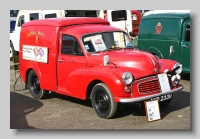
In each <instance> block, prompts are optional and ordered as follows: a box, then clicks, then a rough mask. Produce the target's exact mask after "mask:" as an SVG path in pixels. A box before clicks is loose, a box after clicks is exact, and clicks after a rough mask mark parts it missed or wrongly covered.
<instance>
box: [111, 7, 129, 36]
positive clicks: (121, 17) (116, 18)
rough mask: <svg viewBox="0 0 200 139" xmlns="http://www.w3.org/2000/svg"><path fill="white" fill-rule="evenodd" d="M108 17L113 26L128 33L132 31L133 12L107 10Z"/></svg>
mask: <svg viewBox="0 0 200 139" xmlns="http://www.w3.org/2000/svg"><path fill="white" fill-rule="evenodd" d="M107 16H108V17H107V18H108V21H109V22H110V25H111V26H114V27H117V28H120V29H122V30H124V31H126V32H127V33H128V32H130V31H132V18H131V10H107Z"/></svg>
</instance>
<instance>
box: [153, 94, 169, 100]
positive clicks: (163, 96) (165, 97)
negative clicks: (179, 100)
mask: <svg viewBox="0 0 200 139" xmlns="http://www.w3.org/2000/svg"><path fill="white" fill-rule="evenodd" d="M171 97H172V94H167V95H162V96H160V97H155V98H151V100H159V101H165V100H168V99H170V98H171Z"/></svg>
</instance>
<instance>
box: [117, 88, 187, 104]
mask: <svg viewBox="0 0 200 139" xmlns="http://www.w3.org/2000/svg"><path fill="white" fill-rule="evenodd" d="M183 88H184V86H183V85H182V86H180V87H178V88H176V89H174V90H170V91H167V92H162V93H159V94H153V95H149V96H144V97H137V98H120V99H119V101H120V102H122V103H133V102H139V101H144V100H149V99H151V98H155V97H159V96H161V95H167V94H172V93H175V92H178V91H181V90H182V89H183Z"/></svg>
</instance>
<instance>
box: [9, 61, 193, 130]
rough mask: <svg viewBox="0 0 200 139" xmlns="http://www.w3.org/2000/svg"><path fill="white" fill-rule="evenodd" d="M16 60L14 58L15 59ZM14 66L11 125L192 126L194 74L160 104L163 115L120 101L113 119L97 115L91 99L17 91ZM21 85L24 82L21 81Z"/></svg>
mask: <svg viewBox="0 0 200 139" xmlns="http://www.w3.org/2000/svg"><path fill="white" fill-rule="evenodd" d="M11 63H12V62H11ZM14 81H15V77H14V70H13V67H12V66H10V129H150V130H154V129H170V130H172V129H173V130H174V129H179V130H180V129H184V130H185V129H186V130H191V127H192V125H191V123H192V122H191V118H190V117H191V110H190V102H191V96H190V75H188V74H184V75H183V79H182V80H181V84H183V85H184V89H183V90H182V91H180V92H177V93H175V94H174V98H173V100H172V101H171V102H170V103H169V104H168V105H167V106H160V114H161V119H159V120H157V121H153V122H148V121H147V119H146V118H147V117H146V112H145V107H144V105H142V106H140V107H139V106H137V105H132V104H120V105H119V109H118V112H117V114H116V116H115V117H114V118H113V119H102V118H100V117H98V116H97V114H96V113H95V111H94V109H93V108H92V105H91V102H90V101H88V100H87V101H83V100H79V99H75V98H72V97H68V96H63V95H59V94H56V93H51V94H50V96H49V98H48V99H42V100H35V99H33V98H32V96H31V94H30V93H29V90H28V89H27V90H24V93H23V92H22V91H20V90H19V91H14V89H13V84H14ZM16 87H17V89H20V83H19V82H18V83H17V86H16Z"/></svg>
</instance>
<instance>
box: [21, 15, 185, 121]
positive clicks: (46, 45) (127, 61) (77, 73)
mask: <svg viewBox="0 0 200 139" xmlns="http://www.w3.org/2000/svg"><path fill="white" fill-rule="evenodd" d="M113 31H116V32H123V33H125V32H124V31H123V30H121V29H118V28H115V27H112V26H110V25H109V22H108V21H107V20H104V19H99V18H86V17H83V18H56V19H44V20H34V21H31V22H27V23H25V24H24V25H23V26H22V29H21V34H20V51H19V60H20V75H21V77H22V79H23V81H24V82H25V83H27V84H28V86H29V89H30V92H31V94H32V95H33V97H34V98H36V99H39V98H42V97H43V95H44V92H45V91H52V92H56V93H59V94H63V95H68V96H72V97H75V98H79V99H82V100H85V99H90V98H92V94H93V93H92V92H94V91H95V89H94V88H95V86H98V85H100V86H102V84H103V86H104V88H106V90H107V91H108V92H110V93H107V94H109V95H107V94H103V93H102V96H101V95H100V98H101V99H99V100H98V101H99V103H100V101H101V100H102V101H105V102H106V106H108V105H109V106H108V107H109V108H108V112H107V111H106V112H104V110H103V111H101V110H98V108H97V109H96V108H95V110H96V112H97V114H98V115H99V116H100V117H102V118H111V117H113V116H114V115H115V113H116V109H117V108H115V107H117V103H118V102H122V103H134V102H140V101H144V100H149V99H151V98H155V97H159V96H161V95H165V94H166V95H168V94H172V93H175V92H178V91H180V90H182V89H183V86H182V85H181V84H179V81H178V82H176V84H175V83H174V82H173V81H171V77H172V76H174V75H169V74H170V71H172V70H173V67H174V65H175V64H176V63H177V62H176V61H173V60H166V59H157V58H156V57H155V56H153V55H152V54H150V53H148V52H145V51H140V50H136V49H135V48H121V49H113V50H106V51H101V52H92V53H91V52H88V51H87V50H86V45H84V42H83V38H84V36H87V35H89V34H95V33H101V32H113ZM66 34H67V36H68V37H69V36H70V37H73V38H74V39H75V40H76V42H77V43H78V45H79V46H80V48H81V51H82V55H72V54H69V55H66V54H62V51H65V50H66V51H68V48H67V47H66V49H64V46H65V45H68V46H70V47H71V46H73V45H74V44H73V43H72V44H70V41H69V40H68V41H67V39H66V40H64V37H63V35H66ZM125 34H126V33H125ZM127 36H128V35H127ZM106 47H107V46H106ZM61 48H62V50H61ZM34 50H35V51H34ZM40 50H41V51H40ZM33 52H35V53H33ZM44 53H47V56H46V59H45V61H42V60H44V59H42V56H43V54H44ZM29 54H30V55H29ZM106 55H107V56H109V61H110V63H107V64H108V65H107V66H105V65H104V57H105V56H106ZM39 56H40V57H39ZM36 57H37V58H38V59H36ZM166 69H167V70H168V73H166V75H167V74H168V75H169V76H167V77H168V79H169V85H170V90H169V91H166V92H162V91H161V87H160V84H159V80H158V74H162V73H164V72H165V70H166ZM33 71H34V73H33ZM125 72H129V73H131V74H132V77H130V76H128V75H127V76H126V77H125V78H127V79H130V80H131V79H132V82H131V83H130V84H125V83H124V82H123V81H122V76H125V75H124V73H125ZM129 77H130V78H129ZM177 77H178V75H177ZM125 80H126V79H125ZM127 81H128V80H127ZM34 85H35V86H34ZM105 86H106V87H105ZM37 87H39V88H38V89H37V90H36V92H34V88H37ZM125 88H126V89H125ZM127 88H128V89H127ZM96 89H97V90H98V87H96ZM104 90H105V89H104ZM127 90H128V91H127ZM38 95H39V96H38ZM94 98H96V96H94ZM108 98H109V99H108ZM92 104H93V107H96V104H94V103H92ZM100 104H102V105H103V106H104V104H105V103H100ZM107 104H108V105H107ZM113 105H114V106H115V107H114V110H112V108H113ZM103 106H102V107H103ZM103 109H104V107H103Z"/></svg>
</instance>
